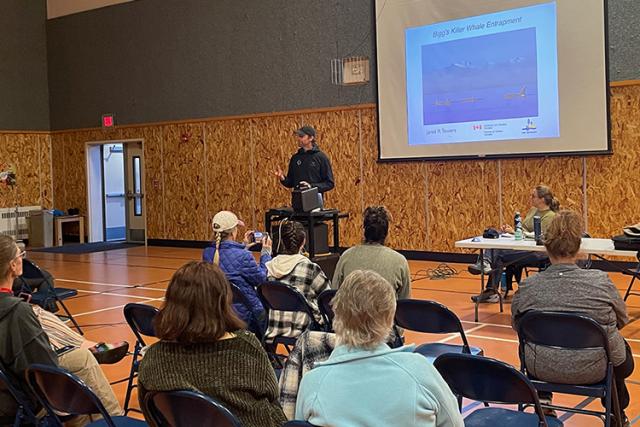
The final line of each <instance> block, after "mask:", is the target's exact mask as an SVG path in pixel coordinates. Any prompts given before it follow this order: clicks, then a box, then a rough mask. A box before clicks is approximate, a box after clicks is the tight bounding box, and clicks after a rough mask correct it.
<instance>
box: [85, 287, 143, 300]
mask: <svg viewBox="0 0 640 427" xmlns="http://www.w3.org/2000/svg"><path fill="white" fill-rule="evenodd" d="M138 289H140V288H138ZM77 291H78V292H83V293H87V294H90V295H108V296H110V297H127V298H135V299H143V300H147V299H149V298H148V297H141V296H138V295H127V294H114V293H112V292H104V291H102V292H100V291H87V290H84V289H78V290H77ZM87 296H89V295H87ZM73 299H74V300H75V299H78V298H73Z"/></svg>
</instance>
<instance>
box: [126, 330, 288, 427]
mask: <svg viewBox="0 0 640 427" xmlns="http://www.w3.org/2000/svg"><path fill="white" fill-rule="evenodd" d="M235 335H236V337H235V338H230V339H226V340H220V341H215V342H212V343H201V344H190V345H185V344H178V343H173V342H167V341H160V342H158V343H156V344H153V345H152V346H151V347H149V349H148V350H147V352H146V353H145V355H144V358H143V359H142V362H141V364H140V373H139V378H138V381H139V384H140V386H141V387H140V400H141V401H142V400H143V399H144V395H145V393H146V392H148V391H168V390H195V391H199V392H202V393H204V394H206V395H207V396H211V397H213V398H214V399H216V400H217V401H218V402H220V403H222V404H223V405H224V406H225V407H226V408H227V409H229V410H230V411H231V412H232V413H233V414H235V415H236V416H237V417H238V418H239V419H240V421H241V422H242V425H243V426H244V427H276V426H277V427H279V426H281V425H282V424H283V423H284V422H285V421H286V417H285V416H284V413H283V412H282V408H281V407H280V404H279V403H278V385H277V381H276V376H275V373H274V371H273V368H272V367H271V365H270V363H269V359H268V358H267V354H266V353H265V351H264V349H263V348H262V346H261V345H260V342H259V341H258V340H257V339H256V337H255V336H254V335H253V334H250V333H248V332H246V331H236V332H235ZM194 425H195V424H194Z"/></svg>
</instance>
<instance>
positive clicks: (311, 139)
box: [274, 125, 334, 194]
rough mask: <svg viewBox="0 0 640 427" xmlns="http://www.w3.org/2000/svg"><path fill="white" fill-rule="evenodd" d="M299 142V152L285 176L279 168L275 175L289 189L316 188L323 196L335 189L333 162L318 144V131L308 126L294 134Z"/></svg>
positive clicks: (290, 162) (292, 158)
mask: <svg viewBox="0 0 640 427" xmlns="http://www.w3.org/2000/svg"><path fill="white" fill-rule="evenodd" d="M293 134H294V135H295V136H296V139H297V140H298V147H299V149H298V151H297V152H296V153H295V154H294V155H293V157H291V160H290V161H289V169H288V170H287V174H286V175H285V174H284V173H283V172H282V169H280V168H278V169H277V170H275V171H274V174H275V176H276V177H278V179H279V180H280V183H281V184H282V185H284V186H285V187H287V188H295V189H299V190H306V189H308V188H313V187H316V188H317V189H318V193H320V194H323V193H325V192H327V191H329V190H331V189H332V188H333V187H334V182H333V171H332V170H331V162H330V161H329V158H328V157H327V155H326V154H324V153H323V152H322V151H320V148H319V147H318V145H317V144H316V130H315V129H314V128H313V127H311V126H308V125H305V126H302V127H301V128H300V129H298V130H296V131H294V132H293Z"/></svg>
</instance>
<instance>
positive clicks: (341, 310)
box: [331, 270, 396, 349]
mask: <svg viewBox="0 0 640 427" xmlns="http://www.w3.org/2000/svg"><path fill="white" fill-rule="evenodd" d="M331 305H332V307H333V311H334V313H335V318H334V319H333V329H334V330H335V332H336V335H337V341H338V344H342V345H346V346H348V347H353V348H365V349H372V348H375V347H376V346H377V345H379V344H382V343H384V342H386V341H387V339H388V337H389V334H390V333H391V328H392V326H393V317H394V315H395V312H396V295H395V291H394V290H393V287H392V286H391V284H389V282H387V280H385V278H384V277H382V276H380V275H379V274H378V273H376V272H374V271H363V270H355V271H353V272H352V273H351V274H349V275H348V276H347V277H346V278H345V279H344V282H342V285H340V288H339V289H338V292H337V293H336V296H335V297H334V298H333V300H332V302H331Z"/></svg>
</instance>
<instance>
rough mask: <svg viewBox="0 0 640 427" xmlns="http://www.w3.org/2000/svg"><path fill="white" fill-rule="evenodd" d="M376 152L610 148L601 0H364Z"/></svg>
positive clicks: (534, 152)
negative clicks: (370, 3)
mask: <svg viewBox="0 0 640 427" xmlns="http://www.w3.org/2000/svg"><path fill="white" fill-rule="evenodd" d="M375 2H376V16H375V18H376V65H377V79H378V85H377V90H378V136H379V159H380V160H391V161H394V160H412V159H428V160H432V159H433V160H440V159H443V160H448V159H472V158H503V157H528V156H549V155H583V154H604V153H610V152H611V138H610V123H609V93H608V77H607V55H606V52H607V42H606V22H607V16H606V0H375Z"/></svg>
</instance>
